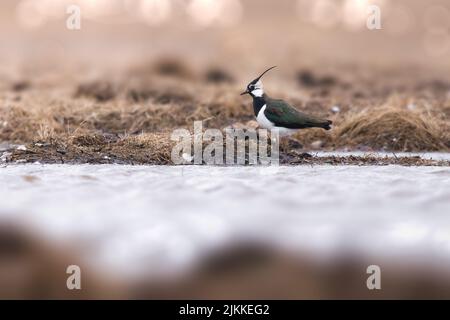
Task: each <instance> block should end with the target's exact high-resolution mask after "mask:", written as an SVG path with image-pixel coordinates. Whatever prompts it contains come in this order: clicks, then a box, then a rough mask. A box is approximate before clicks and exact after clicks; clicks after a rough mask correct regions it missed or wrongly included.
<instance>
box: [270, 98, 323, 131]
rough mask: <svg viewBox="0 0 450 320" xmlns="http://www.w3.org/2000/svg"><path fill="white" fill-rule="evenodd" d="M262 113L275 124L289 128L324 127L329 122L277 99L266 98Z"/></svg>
mask: <svg viewBox="0 0 450 320" xmlns="http://www.w3.org/2000/svg"><path fill="white" fill-rule="evenodd" d="M264 114H265V116H266V117H267V119H268V120H270V121H271V122H273V123H274V124H275V126H277V127H284V128H290V129H302V128H312V127H320V128H325V127H329V125H330V124H331V122H330V121H328V120H324V119H319V118H316V117H314V116H310V115H307V114H305V113H303V112H301V111H298V110H297V109H295V108H294V107H292V106H291V105H290V104H288V103H287V102H285V101H283V100H279V99H268V101H267V104H266V110H265V111H264Z"/></svg>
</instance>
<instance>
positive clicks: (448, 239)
mask: <svg viewBox="0 0 450 320" xmlns="http://www.w3.org/2000/svg"><path fill="white" fill-rule="evenodd" d="M0 194H1V200H0V217H1V218H0V219H3V220H4V221H6V220H9V221H11V220H12V221H16V222H18V223H22V224H24V225H26V226H27V227H29V228H31V229H33V230H36V231H38V232H40V233H41V234H43V235H45V236H46V237H49V238H51V239H52V240H53V239H54V240H57V241H59V242H61V243H64V242H66V241H67V242H68V243H70V242H72V243H75V244H76V245H77V246H78V247H80V248H81V249H82V250H81V251H82V252H83V254H84V256H85V258H86V259H88V260H90V261H93V262H95V263H96V264H97V265H99V266H108V267H109V268H113V269H114V268H117V270H119V271H120V272H125V273H127V272H128V273H130V274H134V273H135V272H142V271H143V272H148V271H149V270H153V271H158V270H168V269H170V268H173V269H178V268H184V267H186V266H189V265H190V264H192V262H194V261H196V260H197V258H198V257H199V256H200V255H202V254H204V253H206V252H209V251H210V250H214V249H215V248H218V247H220V246H222V245H225V244H227V243H230V242H233V241H242V240H247V239H250V240H259V241H263V242H266V243H270V244H275V245H279V246H283V247H285V248H289V249H291V250H299V251H302V252H305V251H306V252H308V253H311V254H314V255H317V256H318V257H321V258H325V259H326V258H328V257H333V256H335V255H339V254H340V253H342V252H343V251H349V252H353V253H356V254H364V255H369V256H371V255H373V256H377V257H378V256H384V257H397V258H398V257H405V258H410V257H412V258H414V259H416V258H417V259H424V258H426V259H428V261H436V262H439V263H440V264H442V263H444V264H448V265H450V168H448V167H401V166H380V167H378V166H373V167H366V166H365V167H357V166H289V167H287V166H286V167H285V166H281V167H207V166H178V167H168V166H119V165H10V166H6V167H2V168H0Z"/></svg>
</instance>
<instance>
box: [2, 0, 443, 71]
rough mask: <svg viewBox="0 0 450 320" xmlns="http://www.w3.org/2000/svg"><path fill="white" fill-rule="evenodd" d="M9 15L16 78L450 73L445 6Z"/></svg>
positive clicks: (115, 4)
mask: <svg viewBox="0 0 450 320" xmlns="http://www.w3.org/2000/svg"><path fill="white" fill-rule="evenodd" d="M69 4H76V5H79V6H80V9H81V17H82V22H81V30H68V29H67V28H66V21H65V20H66V19H67V17H68V16H69V15H68V14H66V12H65V11H66V7H67V5H69ZM370 4H377V5H379V6H380V8H381V13H382V30H373V31H370V30H368V29H367V28H366V19H367V17H368V13H367V6H368V5H370ZM0 7H1V11H0V12H1V13H0V37H1V39H2V45H1V47H0V58H1V59H2V61H3V62H4V63H2V65H3V67H2V68H3V69H7V70H10V72H11V73H14V71H13V70H12V69H13V68H15V67H21V68H26V67H30V66H32V67H33V70H36V68H37V67H46V68H47V67H48V68H51V67H55V66H58V68H61V67H66V68H70V67H71V66H76V67H74V68H75V69H76V68H77V67H78V66H79V65H80V63H83V64H85V65H87V66H89V67H90V68H92V67H94V66H95V67H99V68H102V67H105V68H108V69H111V68H115V67H122V66H129V65H130V64H132V63H134V62H135V61H139V60H144V59H150V58H152V57H155V56H158V57H160V56H174V57H177V58H181V59H184V58H185V59H186V60H187V61H189V64H190V65H192V66H195V67H202V66H205V65H211V64H215V65H221V66H223V65H226V66H224V67H226V68H228V69H231V70H233V71H234V72H238V71H246V72H248V71H252V70H254V69H255V68H257V69H260V68H263V67H266V66H267V65H279V66H282V67H283V69H285V70H287V69H289V68H290V66H294V65H297V66H298V65H303V66H305V65H306V66H316V65H320V67H328V66H329V67H337V66H348V65H350V66H351V65H358V66H362V67H363V68H365V67H367V68H371V67H379V66H382V67H386V68H393V67H399V66H400V67H404V68H409V67H421V68H422V67H426V68H428V69H430V70H431V69H439V70H442V69H443V68H444V70H447V69H448V68H449V66H450V60H449V59H448V54H449V53H450V35H449V25H450V4H449V3H448V1H445V0H435V1H425V0H407V1H406V0H396V1H390V0H372V1H370V0H316V1H313V0H285V1H270V0H226V1H225V0H191V1H189V0H96V1H95V0H72V1H66V0H21V1H12V0H6V1H2V2H1V4H0ZM6 61H7V62H6ZM5 62H6V63H5Z"/></svg>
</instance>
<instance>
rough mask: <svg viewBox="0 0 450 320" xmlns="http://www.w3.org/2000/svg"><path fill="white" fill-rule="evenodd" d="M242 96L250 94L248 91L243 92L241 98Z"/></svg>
mask: <svg viewBox="0 0 450 320" xmlns="http://www.w3.org/2000/svg"><path fill="white" fill-rule="evenodd" d="M244 94H250V92H248V90H245V91H244V92H242V93H241V96H243V95H244Z"/></svg>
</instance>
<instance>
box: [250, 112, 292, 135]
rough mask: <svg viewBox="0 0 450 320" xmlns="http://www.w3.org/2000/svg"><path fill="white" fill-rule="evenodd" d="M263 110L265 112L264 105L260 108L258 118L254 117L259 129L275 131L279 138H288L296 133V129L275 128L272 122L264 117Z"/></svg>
mask: <svg viewBox="0 0 450 320" xmlns="http://www.w3.org/2000/svg"><path fill="white" fill-rule="evenodd" d="M265 110H266V105H264V106H263V107H262V108H261V110H259V112H258V116H257V117H256V121H257V122H258V124H259V126H260V127H261V128H264V129H267V130H272V129H277V130H278V132H279V135H280V136H288V135H291V134H293V133H294V132H296V131H297V130H296V129H289V128H283V127H276V126H275V124H274V123H273V122H272V121H270V120H269V119H267V117H266V115H265V114H264V111H265Z"/></svg>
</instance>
